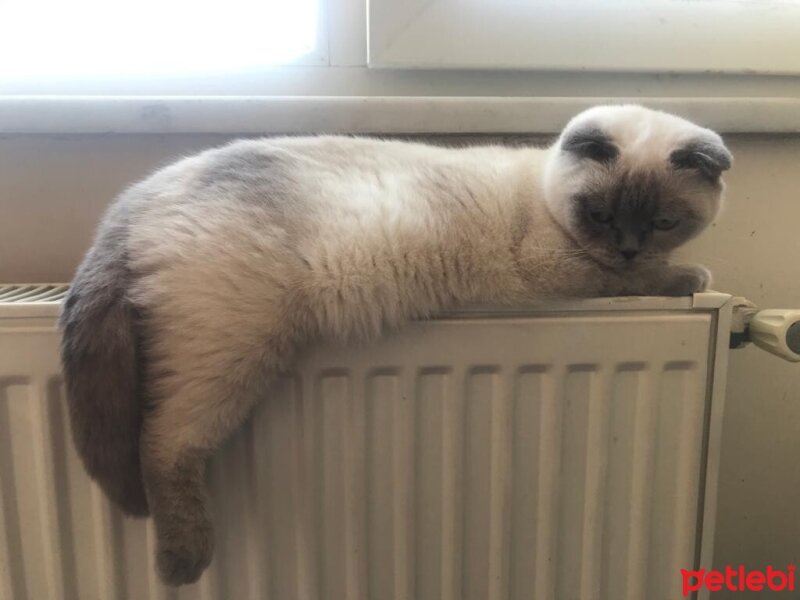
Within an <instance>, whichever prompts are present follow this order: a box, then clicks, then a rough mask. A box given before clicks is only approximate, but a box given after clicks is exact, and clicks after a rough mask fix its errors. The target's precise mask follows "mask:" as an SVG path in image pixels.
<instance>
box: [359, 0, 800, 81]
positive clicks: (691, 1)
mask: <svg viewBox="0 0 800 600" xmlns="http://www.w3.org/2000/svg"><path fill="white" fill-rule="evenodd" d="M369 25H370V37H369V63H370V65H371V66H379V67H423V68H492V69H497V68H500V69H536V70H562V71H629V72H630V71H641V72H683V73H690V72H700V73H702V72H726V73H759V74H762V73H763V74H766V73H770V74H798V73H800V0H602V1H598V0H406V1H404V2H397V1H396V0H370V23H369Z"/></svg>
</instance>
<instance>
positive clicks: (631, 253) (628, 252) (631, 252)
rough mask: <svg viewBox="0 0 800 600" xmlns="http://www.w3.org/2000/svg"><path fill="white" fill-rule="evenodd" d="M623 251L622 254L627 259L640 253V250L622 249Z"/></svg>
mask: <svg viewBox="0 0 800 600" xmlns="http://www.w3.org/2000/svg"><path fill="white" fill-rule="evenodd" d="M620 252H622V256H624V257H625V260H631V259H633V258H635V257H636V255H637V254H639V251H638V250H620Z"/></svg>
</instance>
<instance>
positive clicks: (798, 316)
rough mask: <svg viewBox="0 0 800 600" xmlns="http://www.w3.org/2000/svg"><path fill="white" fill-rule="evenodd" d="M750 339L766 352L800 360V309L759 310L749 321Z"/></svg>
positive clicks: (794, 360) (787, 358)
mask: <svg viewBox="0 0 800 600" xmlns="http://www.w3.org/2000/svg"><path fill="white" fill-rule="evenodd" d="M749 333H750V339H751V340H753V342H755V344H756V345H758V346H760V347H761V348H763V349H764V350H766V351H767V352H772V353H773V354H777V355H778V356H780V357H781V358H785V359H786V360H791V361H793V362H800V310H796V309H782V308H770V309H767V310H760V311H758V312H757V313H756V314H755V315H753V318H752V320H751V321H750V331H749Z"/></svg>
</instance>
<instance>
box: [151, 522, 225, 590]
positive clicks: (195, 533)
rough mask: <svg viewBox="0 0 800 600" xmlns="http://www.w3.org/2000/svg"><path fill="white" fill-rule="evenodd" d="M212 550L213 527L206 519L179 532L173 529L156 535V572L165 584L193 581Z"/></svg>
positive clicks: (198, 576) (183, 583)
mask: <svg viewBox="0 0 800 600" xmlns="http://www.w3.org/2000/svg"><path fill="white" fill-rule="evenodd" d="M213 553H214V531H213V529H212V527H211V524H210V523H209V524H207V525H205V526H200V527H196V528H192V527H189V528H186V529H185V530H184V531H181V532H178V531H175V530H173V531H171V532H170V535H169V536H164V539H159V547H158V553H157V556H156V566H157V568H158V573H159V575H160V576H161V579H162V581H164V583H166V584H168V585H174V586H177V585H185V584H188V583H194V582H195V581H197V580H198V579H200V576H201V575H202V574H203V571H205V570H206V567H208V565H209V564H210V563H211V557H212V555H213Z"/></svg>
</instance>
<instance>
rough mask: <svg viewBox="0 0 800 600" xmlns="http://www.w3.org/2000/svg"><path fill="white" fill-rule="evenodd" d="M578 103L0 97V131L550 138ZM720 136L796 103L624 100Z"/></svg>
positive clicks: (785, 129)
mask: <svg viewBox="0 0 800 600" xmlns="http://www.w3.org/2000/svg"><path fill="white" fill-rule="evenodd" d="M625 101H626V99H624V98H613V99H610V98H585V97H580V98H578V97H570V98H559V97H547V98H529V97H502V98H501V97H409V96H373V97H319V96H317V97H308V96H305V97H287V96H284V97H266V96H199V97H156V96H150V97H146V96H145V97H142V96H140V97H131V96H127V97H102V96H84V97H80V96H64V97H52V96H50V97H42V96H6V97H0V134H54V133H55V134H105V133H116V134H129V133H162V134H163V133H237V134H268V133H269V134H282V133H286V134H297V133H337V132H339V133H445V132H446V133H460V132H464V133H466V132H471V133H480V132H486V133H489V132H491V133H555V132H557V131H559V130H560V129H561V127H563V125H564V124H565V123H566V122H567V120H568V119H569V118H570V117H571V116H573V115H575V114H576V113H578V112H579V111H581V110H582V109H584V108H587V107H589V106H592V105H595V104H601V103H621V102H625ZM629 101H630V102H637V103H641V104H645V105H646V106H649V107H651V108H656V109H662V110H666V111H668V112H673V113H676V114H679V115H681V116H684V117H686V118H689V119H692V120H694V121H696V122H697V123H699V124H702V125H704V126H706V127H710V128H712V129H715V130H717V131H719V132H721V133H798V132H800V98H631V99H630V100H629Z"/></svg>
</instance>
